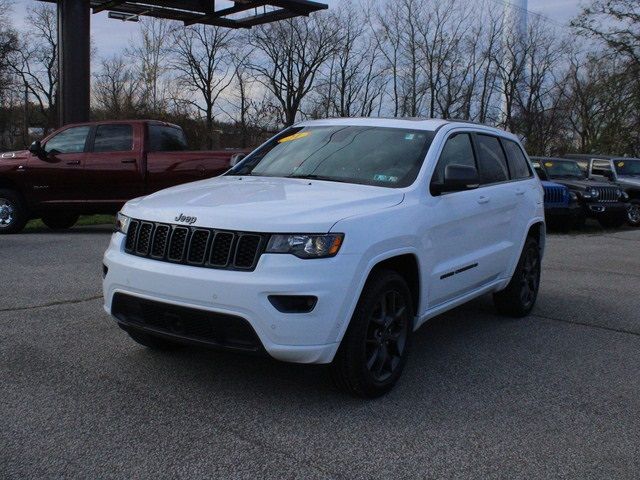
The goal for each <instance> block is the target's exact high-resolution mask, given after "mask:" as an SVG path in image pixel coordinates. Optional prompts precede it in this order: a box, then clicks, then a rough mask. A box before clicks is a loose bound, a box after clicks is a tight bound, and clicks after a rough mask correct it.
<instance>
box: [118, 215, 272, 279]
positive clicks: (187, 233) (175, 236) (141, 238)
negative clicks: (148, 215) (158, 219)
mask: <svg viewBox="0 0 640 480" xmlns="http://www.w3.org/2000/svg"><path fill="white" fill-rule="evenodd" d="M266 240H267V235H264V234H259V233H246V232H229V231H226V230H216V229H210V228H200V227H186V226H184V225H170V224H165V223H154V222H146V221H142V220H135V219H131V222H130V223H129V229H128V230H127V238H126V240H125V252H126V253H128V254H130V255H135V256H137V257H145V258H151V259H153V260H160V261H165V262H171V263H181V264H183V265H193V266H198V267H207V268H218V269H225V270H244V271H252V270H254V269H255V268H256V265H257V263H258V260H259V259H260V255H261V254H262V253H263V251H264V249H265V246H266V243H267V242H266Z"/></svg>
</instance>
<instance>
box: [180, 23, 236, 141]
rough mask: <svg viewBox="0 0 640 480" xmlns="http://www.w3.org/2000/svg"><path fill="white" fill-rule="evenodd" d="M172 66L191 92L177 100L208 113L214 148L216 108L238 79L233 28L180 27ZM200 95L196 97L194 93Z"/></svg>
mask: <svg viewBox="0 0 640 480" xmlns="http://www.w3.org/2000/svg"><path fill="white" fill-rule="evenodd" d="M172 38H173V45H172V46H171V51H172V52H173V62H172V66H173V68H174V70H175V71H176V72H177V75H178V76H177V82H178V84H179V85H180V86H181V87H183V89H184V91H186V92H187V95H180V96H179V97H178V98H177V99H176V100H177V101H179V102H181V103H183V104H187V105H190V106H191V107H192V108H194V109H195V110H196V111H198V112H200V113H201V114H202V115H203V116H204V120H205V123H206V128H207V132H208V137H209V141H208V143H209V148H212V147H213V121H214V117H215V112H214V107H215V105H216V104H217V101H218V99H219V98H220V95H222V93H223V92H224V91H225V90H226V89H227V88H228V87H229V85H230V84H231V82H232V81H233V78H234V72H233V68H232V55H231V52H230V47H231V43H232V40H233V31H232V30H230V29H227V28H222V27H215V26H209V25H197V26H193V27H187V28H182V27H181V28H177V29H175V30H174V32H173V36H172ZM194 94H196V95H197V96H196V97H193V95H194Z"/></svg>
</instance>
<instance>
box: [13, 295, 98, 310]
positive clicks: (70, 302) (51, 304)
mask: <svg viewBox="0 0 640 480" xmlns="http://www.w3.org/2000/svg"><path fill="white" fill-rule="evenodd" d="M99 298H102V295H94V296H92V297H85V298H74V299H71V300H59V301H57V302H49V303H43V304H40V305H31V306H29V307H12V308H0V313H2V312H21V311H24V310H36V309H38V308H47V307H57V306H58V305H73V304H75V303H84V302H90V301H93V300H98V299H99Z"/></svg>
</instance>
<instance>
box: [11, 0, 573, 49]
mask: <svg viewBox="0 0 640 480" xmlns="http://www.w3.org/2000/svg"><path fill="white" fill-rule="evenodd" d="M320 1H322V0H320ZM324 1H325V3H328V4H329V5H330V6H331V5H338V4H339V3H340V0H324ZM468 1H469V2H470V3H471V2H473V3H475V1H474V0H468ZM494 1H496V2H499V3H500V2H502V1H503V0H494ZM583 1H584V0H583ZM583 1H581V0H529V7H528V9H529V10H530V11H531V12H534V13H538V14H541V15H543V16H544V17H546V18H548V19H550V21H553V22H554V23H560V24H568V22H569V21H570V20H571V19H572V18H573V17H575V16H576V15H577V14H578V12H579V11H580V5H581V4H582V3H583ZM35 3H36V0H13V12H12V17H13V21H14V25H15V26H16V27H18V28H19V29H20V30H23V28H24V17H25V15H26V10H27V7H28V6H29V5H33V4H35ZM226 4H228V5H231V2H227V1H223V0H218V1H217V2H216V6H217V8H225V6H228V5H226ZM23 31H24V30H23ZM137 31H138V26H137V24H136V23H133V22H122V21H119V20H112V19H109V18H107V14H106V13H99V14H97V15H92V16H91V35H92V39H93V41H94V45H95V46H96V47H97V53H98V55H101V56H102V55H110V54H113V53H117V52H119V51H122V50H124V49H125V48H126V46H127V45H129V44H130V43H131V40H132V39H133V38H135V36H136V33H137Z"/></svg>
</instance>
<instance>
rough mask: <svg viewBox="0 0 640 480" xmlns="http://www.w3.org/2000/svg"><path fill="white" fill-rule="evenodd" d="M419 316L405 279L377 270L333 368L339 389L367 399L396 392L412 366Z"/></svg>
mask: <svg viewBox="0 0 640 480" xmlns="http://www.w3.org/2000/svg"><path fill="white" fill-rule="evenodd" d="M413 312H414V307H413V297H412V295H411V292H410V290H409V287H408V285H407V282H406V280H405V279H404V277H403V276H402V275H400V274H399V273H397V272H395V271H392V270H382V269H381V270H377V271H374V272H373V273H372V274H371V275H370V277H369V279H368V280H367V283H366V285H365V287H364V289H363V291H362V294H361V295H360V299H359V300H358V305H357V306H356V309H355V311H354V312H353V316H352V317H351V322H350V323H349V328H348V329H347V332H346V333H345V335H344V338H343V339H342V342H341V344H340V348H339V349H338V352H337V354H336V356H335V358H334V360H333V363H332V364H331V375H332V377H333V380H334V382H335V383H336V385H337V386H338V387H339V388H341V389H342V390H344V391H346V392H348V393H350V394H352V395H354V396H357V397H363V398H376V397H379V396H381V395H384V394H385V393H387V392H388V391H389V390H391V389H392V388H393V387H394V385H395V384H396V383H397V381H398V379H399V378H400V376H401V374H402V371H403V369H404V366H405V364H406V363H407V358H408V355H409V351H410V347H411V338H412V334H413V316H414V313H413Z"/></svg>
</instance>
